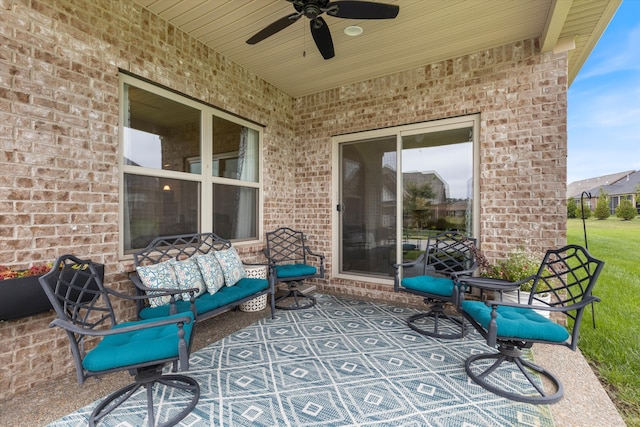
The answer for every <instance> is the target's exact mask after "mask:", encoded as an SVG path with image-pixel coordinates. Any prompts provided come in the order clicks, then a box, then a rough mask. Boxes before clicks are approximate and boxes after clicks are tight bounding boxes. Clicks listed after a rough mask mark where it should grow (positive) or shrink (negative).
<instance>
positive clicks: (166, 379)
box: [89, 365, 200, 427]
mask: <svg viewBox="0 0 640 427" xmlns="http://www.w3.org/2000/svg"><path fill="white" fill-rule="evenodd" d="M135 378H136V380H135V382H134V383H132V384H129V385H127V386H125V387H123V388H121V389H119V390H116V391H115V392H113V393H112V394H110V395H109V396H108V397H107V398H106V399H105V400H103V401H102V402H100V404H99V405H98V406H97V407H96V408H95V409H94V410H93V412H92V413H91V417H90V418H89V425H90V426H91V427H93V426H96V425H97V423H99V422H100V421H101V420H102V419H103V418H105V417H106V416H108V415H109V414H111V413H112V412H113V411H114V410H116V409H117V408H119V407H120V405H122V404H123V403H124V402H126V401H127V400H128V399H129V398H130V397H131V396H132V395H134V394H135V393H136V392H137V391H138V390H139V389H140V387H144V388H145V389H146V393H147V416H148V420H147V421H148V425H149V426H150V427H151V426H156V424H155V416H156V414H155V411H154V408H153V386H154V385H155V384H158V385H165V386H167V387H170V388H173V389H175V390H178V391H180V390H182V391H185V392H187V393H191V394H192V395H193V397H192V398H191V401H190V402H188V404H187V406H186V407H185V408H184V409H183V410H181V411H180V412H178V413H177V414H175V415H174V416H173V417H172V418H171V419H169V420H167V421H165V422H164V423H161V424H158V425H157V427H170V426H174V425H176V424H178V423H179V422H180V421H181V420H182V419H184V418H185V417H186V416H187V415H189V413H190V412H191V411H192V410H193V409H194V408H195V407H196V405H197V403H198V400H199V399H200V385H199V384H198V382H197V381H196V380H194V379H193V378H190V377H187V376H186V375H175V374H174V375H163V374H162V365H154V366H151V367H146V368H139V369H137V370H136V377H135Z"/></svg>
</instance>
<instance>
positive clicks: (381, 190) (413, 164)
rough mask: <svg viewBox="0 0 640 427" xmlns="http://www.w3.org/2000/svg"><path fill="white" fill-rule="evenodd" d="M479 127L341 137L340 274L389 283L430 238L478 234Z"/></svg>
mask: <svg viewBox="0 0 640 427" xmlns="http://www.w3.org/2000/svg"><path fill="white" fill-rule="evenodd" d="M478 125H479V117H478V116H469V117H460V118H455V119H447V120H442V121H436V122H430V123H423V124H419V125H410V126H404V127H399V128H396V129H385V130H381V131H372V132H368V133H366V134H361V135H352V136H348V135H344V136H341V137H337V138H336V144H337V148H338V152H337V153H338V158H339V177H338V189H339V192H338V206H337V207H338V211H339V214H338V222H339V223H338V230H339V232H340V235H339V240H338V242H339V248H338V249H339V263H338V265H339V271H338V273H339V274H348V275H363V276H373V277H380V278H390V277H393V275H394V268H393V264H394V263H397V262H403V261H404V262H406V261H412V260H415V259H417V258H418V257H419V256H420V254H421V253H424V251H425V250H426V245H427V241H428V238H429V236H432V235H435V234H437V233H440V232H442V231H446V230H460V231H462V232H464V233H466V234H468V235H469V236H473V235H475V233H476V231H477V230H476V229H477V226H478V225H477V218H475V217H474V209H477V206H476V204H477V201H474V194H475V193H476V192H477V191H478V188H477V184H475V185H474V181H473V177H474V173H477V160H474V159H477V155H478V154H477V143H476V144H474V135H475V134H477V129H478ZM398 154H400V158H398ZM403 275H405V276H406V275H412V273H411V272H410V271H404V272H403Z"/></svg>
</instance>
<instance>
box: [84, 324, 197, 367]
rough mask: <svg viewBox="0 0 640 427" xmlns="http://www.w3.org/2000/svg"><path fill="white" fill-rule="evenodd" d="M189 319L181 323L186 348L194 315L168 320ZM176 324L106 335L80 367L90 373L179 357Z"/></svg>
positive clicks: (123, 325) (119, 325) (115, 328)
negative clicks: (189, 320) (187, 317)
mask: <svg viewBox="0 0 640 427" xmlns="http://www.w3.org/2000/svg"><path fill="white" fill-rule="evenodd" d="M184 316H189V317H190V318H191V322H189V323H188V324H184V332H185V336H184V339H185V341H186V342H187V345H189V342H190V340H191V331H192V330H193V324H194V322H193V315H192V314H191V313H180V314H177V315H175V316H169V317H168V318H169V319H171V318H176V317H184ZM156 320H160V319H150V320H140V321H137V322H126V323H120V324H118V325H116V326H114V327H113V329H112V330H117V329H120V328H123V327H125V326H130V325H140V324H145V323H150V322H153V321H156ZM178 343H179V338H178V325H177V324H175V323H173V324H169V325H164V326H155V327H151V328H148V329H141V330H137V331H132V332H123V333H121V334H115V335H109V336H106V337H104V338H103V339H102V341H100V342H99V343H98V345H97V346H96V347H95V348H94V349H93V350H91V351H89V353H87V355H86V357H85V358H84V360H83V361H82V366H83V367H84V368H85V369H86V370H88V371H92V372H99V371H105V370H109V369H114V368H120V367H123V366H131V365H137V364H141V363H147V362H153V361H156V360H164V359H169V358H174V357H178Z"/></svg>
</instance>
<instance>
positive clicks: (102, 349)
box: [39, 255, 200, 426]
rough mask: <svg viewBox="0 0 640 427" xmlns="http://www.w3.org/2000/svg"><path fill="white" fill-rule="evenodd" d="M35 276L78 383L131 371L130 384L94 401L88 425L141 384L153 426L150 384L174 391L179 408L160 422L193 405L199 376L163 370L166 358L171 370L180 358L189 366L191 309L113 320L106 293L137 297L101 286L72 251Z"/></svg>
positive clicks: (176, 417)
mask: <svg viewBox="0 0 640 427" xmlns="http://www.w3.org/2000/svg"><path fill="white" fill-rule="evenodd" d="M39 280H40V285H41V286H42V288H43V289H44V291H45V293H46V294H47V297H48V298H49V300H50V301H51V305H52V306H53V308H54V309H55V312H56V314H57V316H58V317H57V319H55V320H53V321H52V322H51V324H50V325H49V326H50V327H54V326H58V327H60V328H62V329H63V330H64V331H65V332H66V333H67V337H68V339H69V342H70V344H71V353H72V355H73V358H74V360H75V364H76V372H77V378H78V383H79V384H82V383H84V381H85V380H86V379H87V378H89V377H92V376H98V375H102V374H107V373H111V372H117V371H123V370H126V371H129V373H130V374H131V375H133V376H135V382H134V383H132V384H129V385H127V386H125V387H123V388H121V389H120V390H117V391H115V392H114V393H112V394H111V395H109V396H108V397H107V398H106V399H105V400H103V401H102V402H101V403H99V404H98V405H97V406H96V408H95V409H94V410H93V412H92V413H91V416H90V418H89V425H91V426H93V425H96V423H98V422H100V421H101V420H103V419H104V418H105V417H106V416H108V415H109V414H111V413H113V412H114V410H116V409H117V408H119V407H120V406H121V405H122V404H123V403H124V402H126V401H127V400H128V399H129V398H130V397H131V396H132V395H134V393H135V392H136V391H137V390H138V389H140V388H141V387H144V388H145V389H146V399H147V420H148V425H149V426H155V418H156V414H155V413H154V404H153V395H154V391H153V387H154V385H158V386H166V388H167V391H166V392H165V393H163V394H166V395H174V397H175V398H176V400H178V401H179V402H180V404H181V405H182V407H183V409H182V410H179V411H177V413H171V414H170V415H171V418H170V419H165V420H162V421H163V422H162V423H160V424H158V425H161V426H172V425H175V424H177V423H178V422H179V421H180V420H182V419H183V418H184V417H186V416H187V415H188V414H189V413H190V412H191V411H192V410H193V408H195V406H196V404H197V402H198V400H199V398H200V386H199V385H198V383H197V381H195V380H194V379H192V378H190V377H187V376H185V375H179V374H163V373H162V368H163V366H164V365H166V364H168V363H172V364H173V370H174V371H175V370H177V368H178V362H179V368H180V369H181V370H187V369H189V352H190V347H191V338H192V336H193V334H192V330H193V325H194V322H193V314H191V312H187V313H180V314H177V315H171V316H167V317H163V318H156V319H153V320H143V321H136V322H127V323H117V322H116V318H115V315H114V312H113V307H112V305H111V301H110V299H109V295H116V296H121V297H124V298H133V299H135V298H140V297H130V296H127V295H122V294H120V293H118V292H115V291H113V290H111V289H107V288H105V287H104V286H103V283H102V279H101V278H100V276H99V275H98V272H97V270H96V267H95V266H94V264H93V263H92V262H91V261H90V260H81V259H79V258H76V257H75V256H73V255H63V256H61V257H60V258H58V259H57V260H56V261H55V263H54V264H53V267H52V269H51V271H50V272H49V273H47V274H45V275H44V276H42V277H40V279H39ZM181 292H182V291H181ZM154 296H158V295H154ZM142 298H145V297H142ZM94 344H95V346H94ZM87 348H91V350H87ZM156 393H158V391H156ZM167 416H169V414H168V415H167ZM113 417H116V415H113Z"/></svg>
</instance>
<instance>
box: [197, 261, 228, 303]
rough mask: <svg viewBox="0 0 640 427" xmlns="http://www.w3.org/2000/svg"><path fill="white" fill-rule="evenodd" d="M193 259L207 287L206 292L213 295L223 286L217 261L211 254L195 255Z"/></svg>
mask: <svg viewBox="0 0 640 427" xmlns="http://www.w3.org/2000/svg"><path fill="white" fill-rule="evenodd" d="M194 258H195V260H196V262H197V263H198V268H199V269H200V274H201V275H202V278H203V279H204V283H205V285H206V286H207V292H209V293H210V294H215V293H216V291H217V290H218V289H220V288H221V287H223V286H224V275H223V274H222V268H221V267H220V264H218V260H216V257H215V256H213V254H205V255H196V256H195V257H194Z"/></svg>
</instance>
